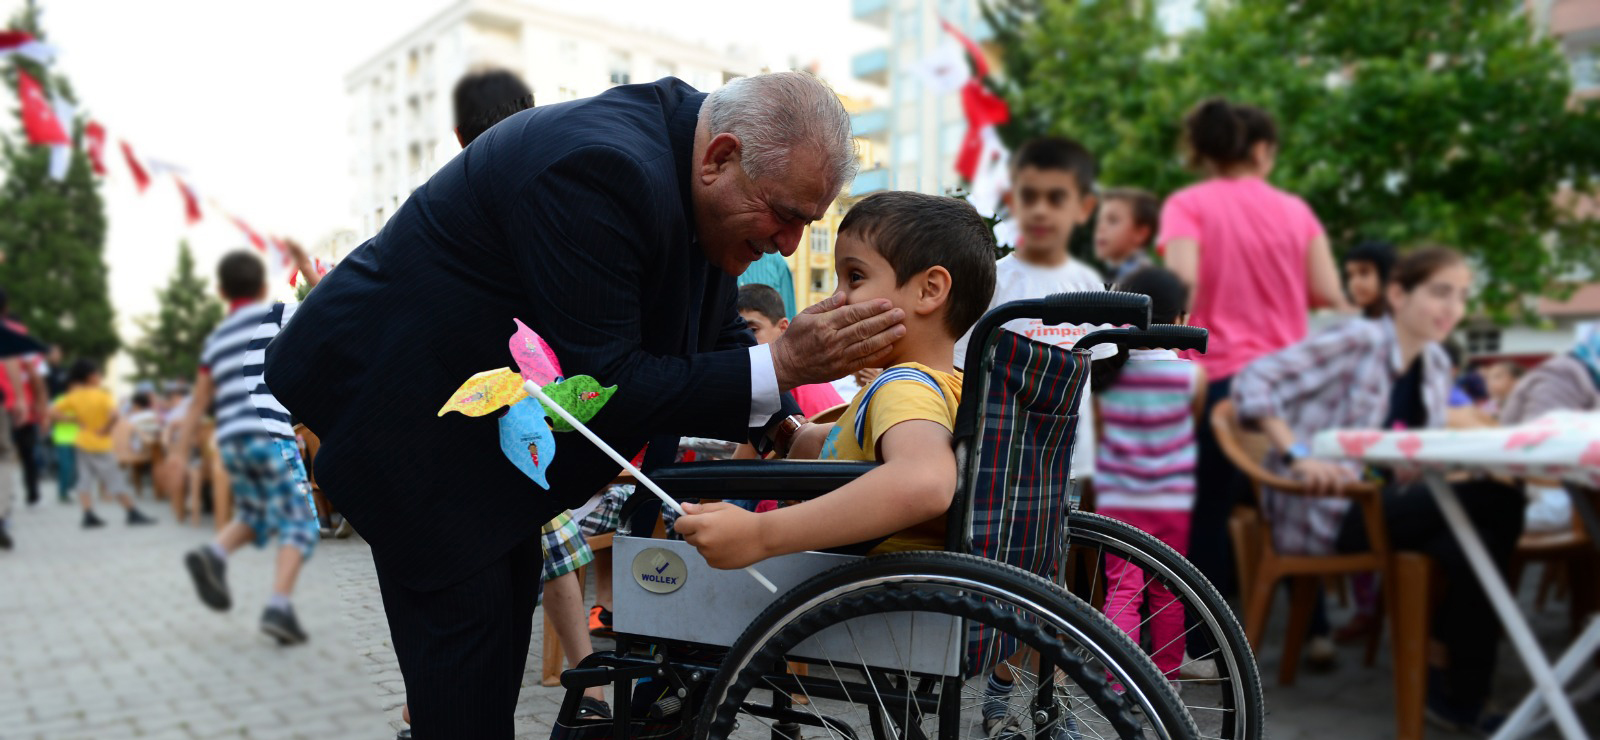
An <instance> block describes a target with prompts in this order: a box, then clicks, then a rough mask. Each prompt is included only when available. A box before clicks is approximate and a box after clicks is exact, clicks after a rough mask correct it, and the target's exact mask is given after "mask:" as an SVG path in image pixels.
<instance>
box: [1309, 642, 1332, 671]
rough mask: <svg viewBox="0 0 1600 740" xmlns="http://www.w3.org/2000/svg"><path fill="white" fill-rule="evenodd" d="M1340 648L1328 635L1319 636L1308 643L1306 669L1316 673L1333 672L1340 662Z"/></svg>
mask: <svg viewBox="0 0 1600 740" xmlns="http://www.w3.org/2000/svg"><path fill="white" fill-rule="evenodd" d="M1338 657H1339V647H1338V646H1337V645H1334V644H1333V638H1332V637H1329V636H1327V635H1317V636H1316V637H1313V638H1311V642H1308V643H1306V667H1307V668H1310V669H1311V670H1314V671H1327V670H1332V669H1333V668H1334V666H1335V665H1337V663H1338V661H1337V660H1336V658H1338Z"/></svg>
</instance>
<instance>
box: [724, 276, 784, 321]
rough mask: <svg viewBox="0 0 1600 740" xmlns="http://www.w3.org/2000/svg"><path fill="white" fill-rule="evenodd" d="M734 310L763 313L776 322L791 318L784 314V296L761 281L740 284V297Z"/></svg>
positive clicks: (768, 319) (769, 319)
mask: <svg viewBox="0 0 1600 740" xmlns="http://www.w3.org/2000/svg"><path fill="white" fill-rule="evenodd" d="M734 310H736V311H738V312H739V313H744V312H746V311H749V312H752V313H758V314H761V315H762V316H765V317H767V321H770V322H772V323H774V324H776V323H778V322H779V321H782V320H784V319H786V318H789V317H788V316H786V315H784V314H785V311H784V310H783V296H781V295H778V291H777V290H775V289H773V287H772V286H770V285H762V284H760V283H751V284H749V285H741V286H739V299H738V302H737V304H736V305H735V306H734Z"/></svg>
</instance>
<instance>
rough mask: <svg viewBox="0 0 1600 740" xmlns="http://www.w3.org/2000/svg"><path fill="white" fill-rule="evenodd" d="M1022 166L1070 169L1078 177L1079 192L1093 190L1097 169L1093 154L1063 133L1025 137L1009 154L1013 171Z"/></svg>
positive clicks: (1041, 168)
mask: <svg viewBox="0 0 1600 740" xmlns="http://www.w3.org/2000/svg"><path fill="white" fill-rule="evenodd" d="M1024 167H1033V168H1035V169H1039V170H1059V171H1062V172H1068V173H1071V174H1072V177H1073V178H1074V179H1076V180H1077V181H1078V194H1079V195H1088V194H1090V193H1092V192H1094V179H1095V177H1096V176H1098V175H1099V171H1100V169H1099V165H1098V164H1096V163H1095V160H1094V155H1093V154H1091V153H1089V150H1088V149H1087V148H1085V147H1084V146H1083V145H1082V144H1079V143H1078V142H1077V141H1076V140H1073V139H1069V138H1067V137H1065V136H1040V137H1037V138H1033V139H1029V140H1028V141H1027V143H1024V144H1023V145H1022V148H1021V149H1018V150H1017V153H1016V154H1013V155H1011V172H1012V173H1013V175H1014V174H1015V173H1017V172H1019V171H1021V170H1022V168H1024Z"/></svg>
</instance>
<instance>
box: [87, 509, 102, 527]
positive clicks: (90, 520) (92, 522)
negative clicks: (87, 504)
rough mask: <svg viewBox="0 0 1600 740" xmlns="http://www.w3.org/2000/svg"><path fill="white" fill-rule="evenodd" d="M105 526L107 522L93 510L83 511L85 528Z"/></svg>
mask: <svg viewBox="0 0 1600 740" xmlns="http://www.w3.org/2000/svg"><path fill="white" fill-rule="evenodd" d="M104 526H106V523H105V522H104V521H102V520H101V519H100V517H97V516H95V515H94V512H92V511H85V512H83V528H84V529H94V528H96V527H104Z"/></svg>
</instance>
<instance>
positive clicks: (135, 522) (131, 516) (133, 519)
mask: <svg viewBox="0 0 1600 740" xmlns="http://www.w3.org/2000/svg"><path fill="white" fill-rule="evenodd" d="M155 523H156V520H154V519H151V518H150V517H147V516H145V515H144V512H142V511H139V510H138V509H129V510H128V526H130V527H138V526H142V525H145V524H155Z"/></svg>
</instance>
